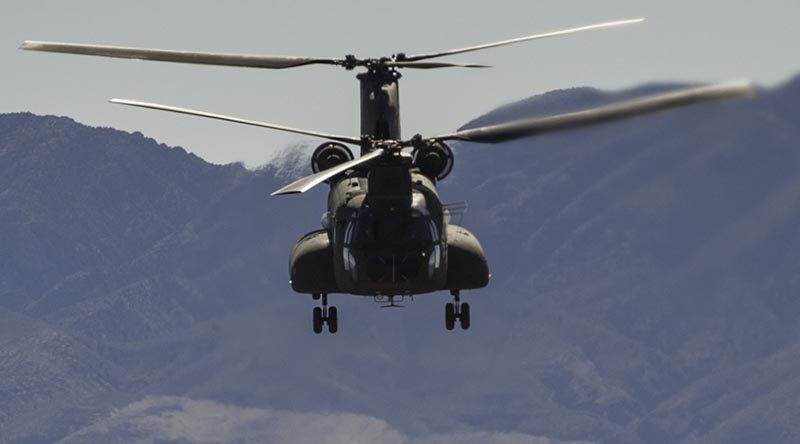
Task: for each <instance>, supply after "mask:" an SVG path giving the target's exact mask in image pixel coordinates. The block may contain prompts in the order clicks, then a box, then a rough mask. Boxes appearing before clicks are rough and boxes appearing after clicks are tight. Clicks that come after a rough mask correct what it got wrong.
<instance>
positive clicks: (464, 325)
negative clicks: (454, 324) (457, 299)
mask: <svg viewBox="0 0 800 444" xmlns="http://www.w3.org/2000/svg"><path fill="white" fill-rule="evenodd" d="M458 322H459V323H460V324H461V329H462V330H469V304H467V303H466V302H464V303H462V304H461V312H460V313H459V314H458Z"/></svg>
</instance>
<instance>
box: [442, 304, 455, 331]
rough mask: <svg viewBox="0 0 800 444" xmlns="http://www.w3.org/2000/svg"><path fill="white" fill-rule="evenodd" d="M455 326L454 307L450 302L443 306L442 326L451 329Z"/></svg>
mask: <svg viewBox="0 0 800 444" xmlns="http://www.w3.org/2000/svg"><path fill="white" fill-rule="evenodd" d="M455 327H456V307H455V305H453V303H452V302H448V303H447V305H445V306H444V328H446V329H448V330H452V329H454V328H455Z"/></svg>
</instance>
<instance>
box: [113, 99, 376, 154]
mask: <svg viewBox="0 0 800 444" xmlns="http://www.w3.org/2000/svg"><path fill="white" fill-rule="evenodd" d="M110 102H111V103H116V104H119V105H128V106H136V107H139V108H149V109H157V110H160V111H170V112H173V113H180V114H189V115H191V116H200V117H208V118H209V119H217V120H225V121H227V122H235V123H242V124H245V125H251V126H258V127H262V128H270V129H274V130H278V131H286V132H290V133H296V134H303V135H305V136H312V137H321V138H323V139H330V140H335V141H337V142H342V143H350V144H353V145H360V144H361V139H358V138H355V137H347V136H337V135H335V134H326V133H320V132H317V131H309V130H304V129H298V128H291V127H288V126H283V125H276V124H274V123H268V122H259V121H257V120H248V119H240V118H238V117H230V116H225V115H222V114H214V113H207V112H205V111H196V110H193V109H186V108H178V107H175V106H167V105H159V104H158V103H147V102H137V101H134V100H124V99H111V100H110Z"/></svg>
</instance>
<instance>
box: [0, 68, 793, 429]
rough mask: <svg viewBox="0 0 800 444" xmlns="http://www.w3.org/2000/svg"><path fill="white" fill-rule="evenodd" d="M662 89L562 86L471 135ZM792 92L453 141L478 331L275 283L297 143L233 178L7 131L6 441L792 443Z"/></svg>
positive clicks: (49, 128)
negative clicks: (322, 316) (473, 262)
mask: <svg viewBox="0 0 800 444" xmlns="http://www.w3.org/2000/svg"><path fill="white" fill-rule="evenodd" d="M664 87H665V86H663V85H662V86H648V87H642V88H638V89H634V90H629V91H621V92H614V93H604V92H599V91H596V90H592V89H575V90H567V91H556V92H552V93H548V94H545V95H543V96H537V97H532V98H530V99H526V100H523V101H521V102H518V103H515V104H511V105H508V106H506V107H502V108H500V109H498V110H495V111H493V112H491V113H488V114H487V115H485V116H482V117H480V118H479V119H476V121H474V122H471V123H470V124H469V125H479V124H483V123H488V122H498V121H503V120H508V119H510V118H516V117H520V116H527V115H533V114H538V113H547V112H554V111H563V110H569V109H575V108H580V107H583V106H590V105H595V104H600V103H605V102H608V101H611V100H617V99H619V98H623V97H630V96H635V95H639V94H644V93H647V92H652V91H655V90H659V89H662V88H664ZM797 103H800V79H798V80H795V81H794V82H790V83H788V84H786V85H784V86H783V87H781V88H778V89H775V90H770V91H763V92H762V93H761V94H760V95H759V97H757V98H756V99H754V100H748V101H741V102H738V103H727V104H720V105H710V106H704V107H698V108H694V109H687V110H681V111H675V112H669V113H665V114H662V115H658V116H651V117H646V118H639V119H635V120H632V121H629V122H624V123H616V124H613V125H607V126H603V127H596V128H588V129H583V130H577V131H575V132H572V133H569V134H559V135H549V136H543V137H540V138H537V139H535V140H525V141H517V142H511V143H506V144H503V145H501V146H483V145H467V144H462V145H458V146H455V150H456V155H457V159H456V170H455V172H454V174H453V175H452V176H451V177H450V178H448V179H447V180H445V181H444V182H443V183H442V184H441V194H442V195H443V197H444V199H445V200H448V201H461V200H466V201H467V202H468V203H469V210H468V212H467V214H466V215H465V217H464V220H463V224H464V225H466V226H468V227H469V228H470V229H472V230H473V231H474V232H475V233H476V234H477V235H478V236H479V238H480V239H481V240H482V242H483V244H484V247H485V248H486V250H487V254H488V255H489V259H490V264H491V267H492V271H493V274H494V279H493V281H492V283H491V285H490V286H489V288H487V289H485V290H481V291H476V292H470V293H468V294H467V295H466V296H465V298H466V299H467V300H468V301H469V302H470V303H471V304H472V306H473V311H474V314H473V318H474V319H473V328H472V329H471V330H469V331H457V332H447V331H445V330H444V327H443V325H442V324H443V319H442V317H443V313H442V311H443V309H442V306H443V305H444V303H445V302H446V301H447V295H445V294H440V295H429V296H420V297H418V298H417V299H416V301H415V302H413V303H412V304H410V306H409V307H408V308H406V309H403V310H381V309H379V308H378V307H377V306H376V305H375V304H373V303H372V301H371V300H369V299H360V298H356V297H347V296H334V297H333V303H334V304H336V305H337V306H338V307H339V310H340V324H341V327H340V332H339V333H338V334H337V335H334V336H326V335H323V336H316V335H314V334H313V333H312V332H311V326H310V325H311V321H310V315H311V307H313V302H312V301H311V300H310V298H308V297H307V296H302V295H296V294H293V293H291V291H290V290H289V288H288V285H287V283H286V261H287V257H288V253H289V250H290V248H291V246H292V244H293V242H294V241H295V240H296V239H297V238H298V237H299V236H300V235H302V234H303V233H305V232H307V231H311V230H313V229H315V228H316V226H318V220H319V216H320V214H321V212H322V211H323V206H324V200H325V190H317V191H314V192H313V193H311V194H310V195H307V196H302V197H294V198H270V197H269V192H271V191H272V190H274V189H276V188H278V187H279V186H280V185H281V184H283V183H285V182H286V180H288V176H291V175H292V174H296V173H297V168H296V162H298V161H299V162H301V163H300V165H302V162H304V161H305V158H304V156H306V155H307V154H308V152H307V150H305V149H299V148H298V150H299V151H297V152H291V153H289V154H287V159H286V160H285V161H284V163H283V164H281V165H273V166H268V167H266V168H264V169H262V170H259V171H248V170H245V169H243V168H242V167H241V166H238V165H227V166H216V165H210V164H207V163H205V162H204V161H202V160H201V159H199V158H197V157H195V156H193V155H191V154H187V153H186V152H185V151H184V150H182V149H180V148H171V147H167V146H164V145H159V144H158V143H156V142H155V141H153V140H151V139H147V138H145V137H144V136H142V135H141V134H138V133H135V134H128V133H123V132H119V131H116V130H112V129H105V128H89V127H85V126H83V125H80V124H78V123H76V122H74V121H71V120H69V119H66V118H58V117H49V116H48V117H41V116H34V115H30V114H8V115H2V116H0V442H7V443H38V442H53V441H57V440H63V442H70V443H74V442H132V441H133V442H175V441H181V440H183V441H186V442H212V441H217V442H218V441H223V442H225V441H227V442H240V441H247V442H250V441H254V440H255V441H258V440H261V441H265V440H266V441H270V440H277V441H281V442H307V441H304V440H306V439H307V437H308V436H309V435H308V434H304V433H311V434H312V435H313V436H318V435H325V436H330V437H331V439H333V440H337V439H338V440H339V441H342V440H350V441H354V442H358V440H359V439H361V440H362V441H363V442H383V443H390V442H391V443H395V442H423V443H450V442H498V443H522V442H525V443H529V442H535V443H558V442H598V443H605V442H609V443H610V442H614V443H700V442H702V443H740V442H741V443H745V442H747V443H749V442H754V441H757V442H762V443H770V442H776V443H778V442H792V441H794V440H796V439H797V436H798V434H800V426H798V423H797V421H796V420H795V418H797V417H798V416H800V402H798V400H800V377H799V376H797V375H800V354H798V352H799V351H800V350H798V348H800V341H798V332H799V331H798V330H799V329H798V327H797V325H798V322H797V319H798V315H800V299H799V298H798V297H799V295H800V273H798V271H797V270H798V269H800V150H799V149H798V148H800V144H798V140H800V121H798V120H797V118H796V116H797V115H798V113H799V112H800V105H797ZM469 125H468V126H469ZM223 148H224V147H221V149H223ZM487 165H490V166H491V168H490V169H487ZM487 171H491V174H487ZM215 421H216V422H215ZM308 423H315V424H319V426H318V428H316V429H313V430H311V431H310V429H306V426H305V424H308ZM187 424H189V425H191V424H194V425H192V426H187ZM211 424H213V425H214V427H212V426H211ZM204 425H205V427H209V429H208V433H206V434H204V433H201V432H202V431H203V429H202V427H203V426H204ZM187 427H188V428H189V429H191V430H189V431H187V430H188V429H187ZM212 428H213V429H214V432H213V433H212V432H211V429H212ZM198 430H199V432H198ZM219 430H224V431H227V432H224V433H228V434H227V435H225V434H223V435H219V433H223V432H220V431H219ZM334 437H335V438H334Z"/></svg>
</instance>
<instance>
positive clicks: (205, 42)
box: [0, 0, 800, 166]
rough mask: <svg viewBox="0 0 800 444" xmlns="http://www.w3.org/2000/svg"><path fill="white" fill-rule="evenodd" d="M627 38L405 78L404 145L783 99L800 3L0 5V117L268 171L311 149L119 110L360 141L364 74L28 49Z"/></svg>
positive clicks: (382, 50) (554, 47) (421, 45)
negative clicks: (619, 96) (716, 87)
mask: <svg viewBox="0 0 800 444" xmlns="http://www.w3.org/2000/svg"><path fill="white" fill-rule="evenodd" d="M635 17H646V18H647V19H648V21H647V22H645V23H644V24H640V25H634V26H629V27H624V28H618V29H612V30H602V31H592V32H588V33H583V34H577V35H573V36H568V37H561V38H555V39H548V40H540V41H537V42H530V43H523V44H519V45H513V46H509V47H505V48H499V49H494V50H489V51H485V52H476V53H472V54H465V55H461V56H457V57H453V58H451V59H450V60H456V61H469V62H480V63H487V64H490V65H494V66H495V68H494V69H492V70H439V71H428V72H425V71H405V72H404V74H405V76H404V78H403V80H402V82H401V109H402V113H403V132H404V134H405V135H411V134H414V133H416V132H421V133H423V134H434V133H441V132H446V131H450V130H452V129H454V128H456V127H457V126H459V125H461V124H462V123H464V122H465V121H467V120H469V119H471V118H473V117H475V116H477V115H479V114H481V113H483V112H485V111H488V110H489V109H491V108H493V107H495V106H497V105H500V104H503V103H506V102H509V101H513V100H516V99H520V98H523V97H527V96H529V95H532V94H535V93H541V92H545V91H548V90H551V89H556V88H567V87H571V86H594V87H600V88H623V87H627V86H633V85H636V84H640V83H644V82H649V81H664V80H670V81H672V80H690V81H715V80H727V79H731V78H742V77H747V78H751V79H753V80H755V81H757V82H759V83H760V84H762V85H774V84H776V83H779V82H781V81H783V80H785V79H787V78H788V77H790V76H792V75H793V74H795V73H797V72H798V71H799V70H800V59H798V58H797V56H796V54H797V46H798V43H800V27H799V26H797V23H798V20H800V1H798V0H764V1H760V2H752V1H741V0H737V1H722V0H713V1H710V0H709V1H702V0H673V1H669V2H667V1H642V0H608V1H602V2H601V1H597V0H584V1H581V0H539V1H531V0H524V1H498V0H494V1H485V2H465V1H463V0H461V1H449V0H448V1H439V2H432V1H430V0H409V1H405V2H399V1H375V0H369V1H367V0H344V1H336V2H325V1H309V0H293V1H280V2H275V1H228V2H219V1H210V0H192V1H185V0H174V1H158V2H156V1H139V2H115V1H108V0H103V1H100V0H73V1H69V2H63V1H32V0H28V1H18V0H4V1H3V8H2V15H0V59H1V60H2V65H0V66H2V68H3V69H2V70H0V97H2V99H3V100H2V102H0V112H11V111H33V112H36V113H41V114H57V115H68V116H71V117H74V118H75V119H77V120H79V121H81V122H83V123H87V124H91V125H101V126H113V127H116V128H120V129H125V130H130V131H133V130H139V131H142V132H143V133H145V134H146V135H149V136H152V137H155V138H157V139H158V140H160V141H162V142H165V143H168V144H171V145H181V146H184V147H185V148H187V149H189V150H190V151H193V152H195V153H197V154H198V155H200V156H202V157H203V158H205V159H207V160H209V161H212V162H217V163H225V162H233V161H238V160H243V161H245V162H246V163H247V164H248V165H251V166H254V165H258V164H261V163H263V162H265V161H267V160H268V159H269V158H270V156H271V155H272V154H273V153H274V152H275V149H277V148H279V147H282V146H285V145H287V144H290V143H297V142H299V143H309V144H316V143H317V141H316V140H312V139H308V138H305V137H302V136H295V135H289V134H282V133H277V132H272V131H269V130H261V129H256V128H249V127H243V126H239V125H235V124H230V123H223V122H214V121H208V120H205V119H201V118H193V117H188V116H178V115H170V114H166V113H161V112H157V111H146V110H139V109H132V108H126V107H121V106H115V105H110V104H108V103H106V100H107V99H109V98H112V97H120V98H131V99H141V100H148V101H157V102H161V103H165V104H172V105H178V106H185V107H192V108H198V109H204V110H210V111H216V112H219V113H226V114H232V115H237V116H241V117H248V118H254V119H261V120H267V121H272V122H276V123H282V124H286V125H292V126H298V127H305V128H310V129H318V130H322V131H327V132H333V133H340V134H346V135H357V134H358V121H359V120H358V96H357V91H358V89H357V88H358V84H357V82H356V80H355V79H354V78H353V75H354V73H353V72H347V71H344V70H342V69H338V68H333V67H326V66H319V67H304V68H298V69H294V70H281V71H267V70H254V69H244V68H224V67H202V66H193V65H179V64H169V63H156V62H140V61H131V60H114V59H102V58H93V57H80V56H67V55H55V54H44V53H31V52H22V51H17V50H16V48H17V47H18V46H19V44H20V43H21V42H22V41H23V40H25V39H31V40H59V41H69V42H79V43H102V44H118V45H129V46H149V47H156V48H166V49H187V50H189V49H191V50H208V51H226V52H245V53H262V54H276V55H284V54H286V55H308V56H330V57H340V56H343V55H345V54H348V53H354V54H356V55H359V56H380V55H389V54H391V53H394V52H399V51H405V52H409V53H414V52H427V51H429V50H440V49H448V48H452V47H461V46H465V45H470V44H477V43H484V42H489V41H494V40H499V39H505V38H510V37H517V36H522V35H526V34H531V33H537V32H545V31H550V30H555V29H559V28H564V27H572V26H578V25H585V24H591V23H595V22H602V21H607V20H615V19H625V18H635Z"/></svg>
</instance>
